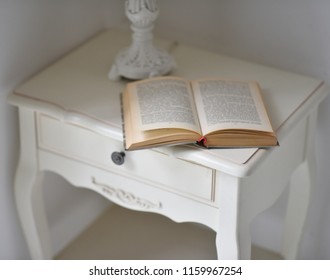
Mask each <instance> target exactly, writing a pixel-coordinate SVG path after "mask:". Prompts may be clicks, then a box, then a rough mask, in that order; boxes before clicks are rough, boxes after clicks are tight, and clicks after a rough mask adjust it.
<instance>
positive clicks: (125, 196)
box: [92, 177, 162, 210]
mask: <svg viewBox="0 0 330 280" xmlns="http://www.w3.org/2000/svg"><path fill="white" fill-rule="evenodd" d="M92 183H93V184H94V185H95V186H98V187H100V189H101V191H102V192H103V193H104V195H106V196H108V197H110V198H113V197H116V198H117V199H119V200H120V201H121V202H122V203H124V204H127V205H129V206H137V207H140V208H142V209H145V210H147V209H160V208H161V207H162V204H161V203H160V202H158V203H157V202H151V201H149V200H147V199H143V198H140V197H137V196H135V195H134V194H132V193H130V192H126V191H124V190H122V189H118V188H113V187H110V186H108V185H106V184H103V183H99V182H97V181H96V179H95V178H94V177H92Z"/></svg>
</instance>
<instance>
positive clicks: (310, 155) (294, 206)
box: [282, 111, 317, 259]
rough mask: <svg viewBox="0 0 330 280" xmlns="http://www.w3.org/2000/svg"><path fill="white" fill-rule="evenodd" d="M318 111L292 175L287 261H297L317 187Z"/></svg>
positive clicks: (284, 246) (284, 251)
mask: <svg viewBox="0 0 330 280" xmlns="http://www.w3.org/2000/svg"><path fill="white" fill-rule="evenodd" d="M316 113H317V112H316V111H315V112H313V113H312V114H311V115H310V116H309V117H308V118H307V120H306V135H305V137H306V142H305V150H304V152H305V154H304V161H303V163H302V164H301V165H300V166H299V167H298V168H297V169H296V170H295V172H294V173H293V174H292V177H291V181H290V194H289V201H288V208H287V214H286V219H285V227H284V234H283V236H284V238H283V243H282V255H283V257H284V258H285V259H296V258H297V256H298V250H299V244H300V241H301V238H302V232H303V229H304V225H305V221H306V216H307V211H308V206H309V201H310V194H311V191H312V188H313V187H315V179H316V160H315V153H314V148H315V145H314V144H315V143H314V141H315V139H314V135H315V131H316V120H317V115H316Z"/></svg>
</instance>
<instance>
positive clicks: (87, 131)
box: [9, 30, 328, 259]
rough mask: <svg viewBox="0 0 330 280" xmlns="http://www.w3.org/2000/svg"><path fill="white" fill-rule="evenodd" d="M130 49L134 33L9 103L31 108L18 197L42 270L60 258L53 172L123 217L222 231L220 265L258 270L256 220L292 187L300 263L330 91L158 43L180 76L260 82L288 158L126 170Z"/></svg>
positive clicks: (137, 155) (66, 64)
mask: <svg viewBox="0 0 330 280" xmlns="http://www.w3.org/2000/svg"><path fill="white" fill-rule="evenodd" d="M129 42H130V35H129V34H128V33H125V32H122V31H119V30H109V31H105V32H102V33H101V34H99V35H98V36H96V37H95V38H93V39H92V40H90V41H89V42H87V43H86V44H84V45H82V46H81V47H79V48H77V49H76V50H74V51H73V52H72V53H70V54H68V55H67V56H65V57H64V58H62V59H60V60H59V61H57V62H56V63H55V64H53V65H51V66H50V67H48V68H46V69H45V70H43V71H42V72H41V73H39V74H38V75H36V76H35V77H33V78H32V79H30V80H29V81H27V82H26V83H25V84H23V85H21V86H20V87H19V88H17V90H16V91H15V92H14V93H12V94H11V95H10V96H9V102H10V103H11V104H13V105H15V106H18V108H19V120H20V138H21V154H20V160H19V165H18V168H17V173H16V178H15V186H14V187H15V195H16V203H17V209H18V213H19V216H20V219H21V223H22V227H23V230H24V234H25V237H26V240H27V243H28V245H29V249H30V252H31V256H32V258H34V259H46V258H52V250H51V246H50V240H49V239H50V237H49V231H48V226H47V220H46V216H45V212H44V206H43V200H42V192H41V188H42V180H41V177H42V176H41V175H42V171H45V170H50V171H53V172H56V173H57V174H60V175H61V176H63V177H64V178H66V179H67V180H68V181H69V182H71V183H72V184H73V185H75V186H81V187H86V188H89V189H92V190H94V191H96V192H98V193H100V194H102V195H103V196H105V197H106V198H108V199H109V200H111V201H113V202H115V203H117V204H119V205H121V206H124V207H127V208H131V209H135V210H141V211H151V212H156V213H159V214H162V215H165V216H167V217H169V218H171V219H173V220H174V221H176V222H184V221H192V222H197V223H201V224H204V225H206V226H208V227H210V228H212V229H213V230H215V231H216V232H217V238H216V246H217V252H218V258H219V259H249V258H250V250H251V238H250V224H251V222H252V220H253V218H254V217H255V216H256V215H258V214H259V213H260V212H262V211H264V210H265V209H267V208H268V207H270V206H271V205H272V204H273V203H274V202H275V201H276V199H277V198H278V197H279V196H280V194H281V193H282V191H283V190H284V189H285V187H286V186H287V184H288V182H291V183H290V189H291V191H290V198H289V204H288V210H287V218H286V227H285V234H284V240H283V252H282V253H283V256H284V257H285V258H295V257H296V253H297V249H298V245H299V240H300V237H301V232H302V229H303V225H304V221H305V216H306V212H307V208H308V202H309V191H310V189H311V187H313V179H314V168H315V163H314V152H313V145H314V143H313V139H314V134H315V124H316V116H317V109H318V105H319V103H320V102H321V101H322V100H323V99H324V98H325V96H326V95H327V93H328V89H327V88H326V87H325V86H324V84H323V83H322V82H321V81H319V80H315V79H312V78H308V77H303V76H300V75H296V74H292V73H288V72H284V71H280V70H276V69H272V68H268V67H265V66H261V65H257V64H253V63H248V62H244V61H240V60H236V59H233V58H229V57H224V56H220V55H217V54H212V53H209V52H205V51H202V50H198V49H195V48H190V47H188V46H183V45H180V44H175V43H172V42H166V41H158V45H160V46H162V47H164V48H167V49H168V50H169V51H170V52H171V53H172V55H173V56H174V57H175V60H176V61H177V64H178V69H177V70H175V71H174V72H173V73H172V74H173V75H177V76H183V77H185V78H188V79H194V78H203V77H233V78H237V79H242V80H257V81H258V82H259V83H260V85H261V87H262V90H263V93H264V99H265V103H266V106H267V109H268V111H269V115H270V119H271V121H272V124H273V126H274V128H275V129H276V131H277V134H278V138H279V143H280V146H279V147H275V148H271V149H268V150H263V149H223V150H203V149H198V148H195V147H191V146H177V147H165V148H157V149H152V150H141V151H134V152H125V157H124V163H123V164H122V165H117V164H115V163H114V162H113V161H112V159H111V155H112V153H113V152H122V151H123V144H122V130H121V115H120V102H119V94H120V92H121V90H122V89H123V87H124V85H125V82H124V81H119V82H113V81H109V80H108V78H107V73H108V70H109V67H110V66H111V64H112V62H113V59H114V57H115V55H116V54H117V52H118V50H119V49H121V48H122V47H123V46H127V45H129ZM292 174H293V176H291V175H292ZM290 179H291V180H290ZM109 222H111V221H109Z"/></svg>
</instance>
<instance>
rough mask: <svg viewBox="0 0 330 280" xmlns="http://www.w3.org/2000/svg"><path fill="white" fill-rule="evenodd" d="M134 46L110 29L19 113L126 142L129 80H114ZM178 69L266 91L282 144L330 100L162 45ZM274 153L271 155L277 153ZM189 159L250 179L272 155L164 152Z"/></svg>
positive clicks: (39, 85) (30, 93)
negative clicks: (120, 58)
mask: <svg viewBox="0 0 330 280" xmlns="http://www.w3.org/2000/svg"><path fill="white" fill-rule="evenodd" d="M129 44H130V33H127V32H123V31H120V30H116V29H110V30H107V31H105V32H102V33H100V34H98V35H97V36H96V37H95V38H93V39H92V40H90V41H88V42H87V43H85V44H83V45H82V46H80V47H78V48H77V49H76V50H74V51H73V52H71V53H69V54H68V55H66V56H64V57H63V58H62V59H60V60H58V61H57V62H55V63H54V64H52V65H50V66H49V67H48V68H46V69H44V70H43V71H42V72H40V73H39V74H37V75H36V76H35V77H32V78H31V79H30V80H29V81H27V82H26V83H24V84H23V85H21V86H20V87H18V88H17V90H16V91H15V92H14V93H12V94H11V95H10V96H9V102H10V103H11V104H13V105H16V106H23V107H28V108H30V109H33V110H36V111H40V112H43V113H47V114H50V115H53V116H54V117H56V118H59V119H60V120H65V121H69V122H72V123H78V124H79V125H81V126H86V127H88V128H89V129H92V130H94V131H96V132H97V133H102V134H105V135H109V136H110V137H114V138H116V139H118V140H122V130H121V127H122V126H121V114H120V102H119V94H120V92H121V91H122V90H123V88H124V86H125V81H119V82H114V81H110V80H109V79H108V77H107V75H108V72H109V69H110V67H111V65H112V63H113V60H114V57H115V55H116V54H117V53H118V51H119V50H120V49H121V48H123V47H125V46H128V45H129ZM157 44H158V45H159V46H161V47H163V48H166V49H168V50H170V52H171V53H172V55H173V56H174V57H175V60H176V62H177V65H178V67H177V69H176V70H174V71H173V72H172V73H171V75H175V76H182V77H185V78H187V79H197V78H206V77H231V78H235V79H241V80H256V81H258V82H259V84H260V85H261V88H262V91H263V96H264V100H265V103H266V107H267V110H268V113H269V116H270V120H271V123H272V125H273V127H274V129H275V130H276V131H277V134H278V138H279V142H280V143H281V138H282V137H283V136H284V134H285V131H287V129H285V127H286V126H287V127H289V126H290V125H294V123H295V122H296V121H297V120H299V118H301V117H302V116H303V114H306V112H307V111H308V110H311V109H312V108H315V106H316V105H318V104H319V103H320V102H321V101H322V100H323V98H325V96H326V95H327V93H328V92H327V88H326V87H325V85H324V83H323V82H322V81H320V80H317V79H313V78H309V77H305V76H302V75H297V74H293V73H289V72H285V71H280V70H277V69H274V68H270V67H266V66H262V65H258V64H254V63H250V62H246V61H242V60H238V59H234V58H230V57H226V56H221V55H218V54H214V53H210V52H207V51H203V50H200V49H197V48H192V47H188V46H185V45H181V44H175V43H173V42H168V41H164V40H158V41H157ZM277 148H280V147H275V148H272V149H277ZM157 150H160V151H161V152H164V153H167V154H171V155H174V156H176V157H179V158H182V159H184V160H189V161H193V162H198V163H199V164H203V165H206V166H209V167H211V168H215V169H218V170H222V171H224V172H228V173H230V174H233V175H235V176H245V175H247V174H248V173H249V172H250V171H251V170H252V167H253V166H255V165H256V163H257V162H258V161H259V158H260V157H262V156H264V154H266V153H267V152H268V151H267V150H262V149H216V150H204V149H199V148H195V147H191V146H176V147H163V148H157Z"/></svg>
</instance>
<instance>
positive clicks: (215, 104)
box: [192, 79, 272, 135]
mask: <svg viewBox="0 0 330 280" xmlns="http://www.w3.org/2000/svg"><path fill="white" fill-rule="evenodd" d="M192 88H193V91H194V98H195V102H196V107H197V111H198V116H199V121H200V124H201V127H202V132H203V135H206V134H208V133H211V132H213V131H216V130H223V129H252V130H260V131H270V132H271V131H272V127H271V124H270V121H269V118H268V115H267V112H266V109H265V107H264V103H263V100H262V97H261V91H260V88H259V85H258V83H257V82H244V81H233V80H219V79H208V80H207V79H206V80H205V79H204V80H198V81H193V82H192Z"/></svg>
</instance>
